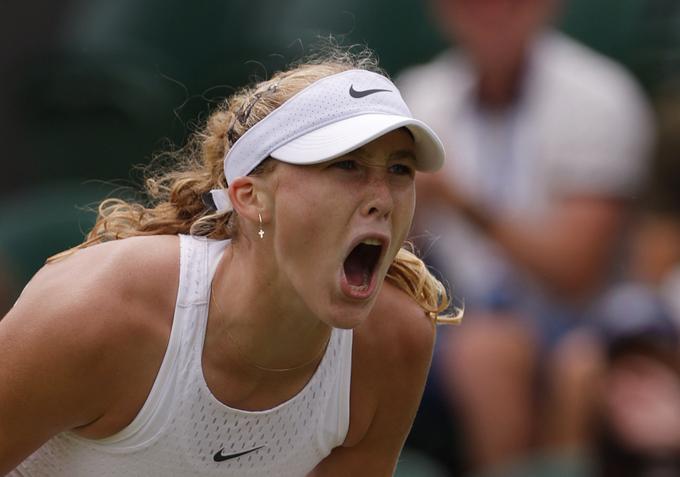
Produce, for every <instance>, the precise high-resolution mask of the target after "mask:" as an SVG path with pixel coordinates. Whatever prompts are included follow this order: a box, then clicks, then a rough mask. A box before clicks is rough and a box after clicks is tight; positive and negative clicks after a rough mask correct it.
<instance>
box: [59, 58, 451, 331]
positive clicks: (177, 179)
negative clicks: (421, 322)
mask: <svg viewBox="0 0 680 477" xmlns="http://www.w3.org/2000/svg"><path fill="white" fill-rule="evenodd" d="M349 69H364V70H369V71H375V72H379V73H381V74H384V72H382V71H381V70H380V69H379V68H378V66H377V62H376V60H375V59H374V57H373V55H372V54H371V53H370V51H368V50H362V51H361V52H359V53H352V52H350V51H349V50H341V49H339V48H337V47H331V48H329V49H328V51H324V52H323V53H321V54H319V55H317V56H315V57H310V58H308V59H307V60H306V61H304V62H301V63H299V64H297V65H296V66H294V67H292V68H291V69H289V70H287V71H283V72H278V73H276V74H274V75H273V76H272V78H271V79H269V80H266V81H262V82H260V83H257V84H255V85H253V86H249V87H246V88H243V89H241V90H240V91H237V92H236V93H235V94H234V95H233V96H232V97H231V98H229V99H227V100H225V101H223V102H222V103H221V104H220V105H219V106H218V107H217V109H216V110H215V111H214V112H213V113H212V114H211V115H210V117H209V118H208V120H207V122H206V124H205V127H204V128H203V129H202V130H200V131H198V132H196V133H194V134H193V135H192V137H191V138H190V139H189V142H188V143H187V145H186V146H185V147H183V148H181V149H179V150H176V151H169V152H165V153H163V154H162V155H161V156H159V158H157V159H169V162H170V166H169V167H167V168H161V169H160V170H157V171H155V172H152V173H148V174H147V179H146V183H145V186H146V187H145V193H146V196H147V201H146V205H145V204H143V203H139V202H135V201H127V200H124V199H120V198H109V199H106V200H104V201H102V202H101V203H100V204H99V207H98V215H97V219H96V222H95V224H94V226H93V228H92V230H90V232H89V233H88V234H87V236H86V238H85V240H84V241H83V243H81V244H80V245H78V246H76V247H74V248H72V249H69V250H66V251H64V252H61V253H59V254H57V255H54V256H52V257H50V258H49V259H48V260H47V262H48V263H50V262H54V261H57V260H60V259H62V258H64V257H66V256H68V255H70V254H72V253H74V252H75V251H76V250H78V249H81V248H85V247H89V246H91V245H95V244H98V243H102V242H107V241H110V240H118V239H123V238H126V237H134V236H142V235H163V234H164V235H174V234H186V233H189V234H192V235H198V236H205V237H208V238H211V239H216V240H223V239H227V238H233V239H237V237H238V234H237V230H236V224H237V221H236V220H235V216H236V214H235V213H234V212H226V213H225V212H215V211H214V210H212V209H211V208H209V207H207V206H206V204H205V203H204V200H203V199H204V197H205V196H206V194H207V193H208V192H209V191H210V190H211V189H216V188H226V187H227V183H226V179H225V176H224V170H223V158H224V156H225V154H226V152H227V151H228V150H229V147H231V146H232V145H233V144H234V143H235V142H236V141H237V140H238V138H240V137H241V136H242V135H243V134H244V133H245V132H246V131H247V130H248V129H249V128H250V127H252V126H253V125H254V124H256V123H257V122H258V121H260V120H262V119H263V118H264V117H265V116H267V115H268V114H269V113H271V112H272V111H273V110H274V109H276V108H277V107H279V106H280V105H281V104H283V103H284V102H285V101H286V100H287V99H288V98H290V97H292V96H293V95H294V94H295V93H297V92H299V91H300V90H302V89H304V88H305V87H307V86H309V85H310V84H312V83H314V82H315V81H317V80H319V79H321V78H323V77H326V76H330V75H333V74H336V73H340V72H342V71H346V70H349ZM271 163H272V162H271V161H268V160H266V161H265V162H264V163H262V164H261V165H260V166H258V168H256V170H255V171H253V174H261V173H264V172H267V170H268V168H269V165H270V164H271ZM387 280H389V281H390V282H392V283H393V284H394V285H396V286H397V287H398V288H400V289H401V290H403V291H404V292H405V293H407V294H408V295H409V296H411V297H412V298H413V299H414V300H415V301H416V302H417V303H418V304H419V305H420V306H421V307H422V308H423V309H424V310H425V312H426V313H427V314H428V316H430V317H431V318H432V319H433V320H434V321H435V322H442V323H458V322H459V321H460V319H461V315H462V313H461V311H460V310H456V311H455V314H454V315H442V313H443V312H444V311H445V310H447V309H448V307H449V298H448V295H447V292H446V289H445V288H444V286H443V285H442V284H441V283H440V282H439V280H437V279H436V278H435V277H434V276H433V275H432V274H431V273H430V272H429V271H428V269H427V267H426V266H425V264H424V263H423V262H422V260H420V259H419V258H418V257H417V256H416V255H415V254H413V253H412V251H411V250H409V249H407V248H402V249H400V250H399V252H398V254H397V256H396V258H395V259H394V261H393V263H392V264H391V266H390V267H389V270H388V273H387Z"/></svg>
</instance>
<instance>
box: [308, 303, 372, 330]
mask: <svg viewBox="0 0 680 477" xmlns="http://www.w3.org/2000/svg"><path fill="white" fill-rule="evenodd" d="M374 304H375V300H370V301H365V302H363V303H342V304H336V305H334V306H333V309H332V310H331V311H330V312H329V313H327V314H326V315H325V316H323V317H321V320H322V321H324V322H325V323H327V324H328V325H329V326H332V327H333V328H340V329H344V330H350V329H354V328H356V327H357V326H359V325H361V324H362V323H363V322H364V321H366V319H368V315H370V313H371V310H372V309H373V306H374Z"/></svg>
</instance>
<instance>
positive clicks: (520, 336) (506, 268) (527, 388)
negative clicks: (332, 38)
mask: <svg viewBox="0 0 680 477" xmlns="http://www.w3.org/2000/svg"><path fill="white" fill-rule="evenodd" d="M558 3H559V2H558V1H557V0H521V1H519V2H515V1H509V0H433V7H434V9H435V13H436V16H437V18H438V19H439V20H440V21H441V24H442V25H441V26H442V27H443V29H444V31H445V33H446V34H447V35H448V36H449V37H450V39H451V40H452V41H454V42H456V43H457V44H458V46H459V48H458V49H456V50H453V51H447V52H445V53H444V54H442V55H441V56H439V57H437V58H435V59H434V60H433V61H432V62H430V63H429V64H426V65H423V66H419V67H415V68H413V69H411V70H407V71H406V72H405V73H403V74H402V75H401V77H400V78H399V80H400V81H399V82H400V87H401V88H402V91H403V94H404V97H405V99H406V101H407V103H409V105H410V106H411V108H412V110H413V112H414V114H415V116H416V117H420V118H422V119H424V120H426V121H428V122H429V123H430V124H432V125H433V127H434V128H435V129H436V130H437V132H438V134H440V136H441V137H442V139H443V140H444V141H445V147H446V148H447V149H448V157H449V159H448V163H447V165H446V167H445V170H444V171H443V172H442V173H441V174H438V175H436V176H434V177H433V178H432V179H430V180H427V182H425V181H421V182H420V184H419V191H418V203H419V207H418V211H417V221H418V230H417V235H418V236H420V237H424V239H425V242H426V243H427V241H428V240H431V238H430V237H434V239H432V241H433V244H432V245H431V247H430V248H428V247H425V248H424V251H425V252H426V253H427V254H428V256H429V258H430V260H431V262H432V263H433V265H434V266H435V267H436V268H437V269H438V270H439V271H440V272H441V273H442V274H443V275H444V276H445V278H447V279H448V281H449V282H450V283H451V285H452V286H453V289H454V292H455V294H456V295H457V296H460V297H462V298H463V299H464V301H465V307H466V320H465V325H464V326H463V327H461V328H460V329H456V330H454V331H453V332H451V333H448V334H447V335H445V336H442V337H441V341H440V346H439V351H438V353H437V356H436V358H435V359H436V361H437V362H436V363H435V364H436V365H437V369H438V370H439V372H440V377H441V380H442V383H443V387H444V388H445V389H446V390H447V393H448V396H449V399H450V403H451V405H452V406H453V407H455V408H456V409H457V414H459V415H460V416H461V419H462V424H463V427H464V429H465V431H466V436H467V440H468V443H469V449H470V459H471V467H472V469H474V470H489V469H493V468H499V466H502V465H504V464H506V463H508V462H511V461H512V460H514V459H516V458H518V457H520V456H522V455H523V454H524V453H525V452H526V451H527V450H528V449H529V448H530V447H531V443H532V440H533V439H534V437H535V431H536V426H537V425H539V424H540V423H538V422H536V421H537V419H536V415H537V413H535V412H534V411H533V409H534V399H535V396H534V393H533V390H534V389H535V386H534V384H535V382H534V380H535V371H536V367H537V363H539V362H541V361H543V358H544V356H545V355H544V353H546V352H548V351H549V350H550V349H551V347H552V345H553V344H554V343H555V342H556V341H558V340H559V339H560V338H561V337H562V336H563V335H564V334H565V332H566V331H567V330H569V329H570V328H572V327H573V326H575V325H576V324H577V323H578V322H579V320H580V319H582V316H583V312H584V310H585V309H586V308H587V307H588V306H589V304H590V303H591V302H592V300H593V298H594V297H596V296H597V294H598V293H599V292H600V291H601V290H602V289H603V287H604V286H605V285H606V284H607V283H608V282H609V280H610V279H611V276H612V273H613V270H612V269H613V258H614V257H615V256H616V255H617V252H618V245H619V244H618V241H619V238H620V237H621V235H622V231H623V229H624V224H625V221H626V220H625V219H626V212H627V205H628V202H629V201H630V199H632V198H634V197H635V194H636V191H637V188H638V185H639V182H640V180H641V179H642V177H643V174H644V169H645V161H646V157H647V154H648V151H649V148H650V145H651V130H652V121H651V115H650V112H649V110H648V105H647V104H646V101H645V99H644V97H643V94H642V93H641V92H640V90H639V88H638V87H637V85H636V84H635V82H634V81H633V80H632V79H631V76H630V75H629V74H628V73H627V72H626V71H624V70H623V69H622V68H621V67H620V66H618V65H617V64H615V63H613V62H612V61H610V60H608V59H606V58H604V57H602V56H601V55H598V54H597V53H595V52H594V51H591V50H589V49H587V48H586V47H584V46H582V45H579V44H577V43H576V42H574V41H573V40H571V39H569V38H567V37H565V36H563V35H561V34H559V33H557V32H556V31H554V30H553V29H552V28H550V27H549V26H548V25H549V24H550V22H551V20H552V19H553V18H554V16H555V13H556V11H557V9H558Z"/></svg>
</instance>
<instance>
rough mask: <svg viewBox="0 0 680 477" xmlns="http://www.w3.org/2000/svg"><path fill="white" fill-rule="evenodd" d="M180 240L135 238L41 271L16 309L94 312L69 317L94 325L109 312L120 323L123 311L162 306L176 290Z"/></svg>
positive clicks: (47, 313)
mask: <svg viewBox="0 0 680 477" xmlns="http://www.w3.org/2000/svg"><path fill="white" fill-rule="evenodd" d="M177 240H178V239H177V238H176V237H172V236H154V237H132V238H128V239H123V240H116V241H113V242H107V243H103V244H99V245H95V246H92V247H88V248H85V249H82V250H79V251H77V252H76V253H74V254H73V255H70V256H68V257H66V258H65V259H62V260H60V261H58V262H55V263H51V264H47V265H45V266H44V267H42V268H41V269H40V270H39V271H38V273H36V275H35V276H34V277H33V279H32V280H31V281H30V282H29V284H28V285H27V286H26V288H25V289H24V291H23V292H22V294H21V296H20V297H19V299H18V300H17V303H16V305H15V308H19V309H24V308H30V309H31V310H32V311H33V312H35V313H36V315H35V316H50V315H53V314H55V312H56V313H58V312H60V311H70V310H73V311H79V312H88V311H96V314H95V315H94V316H90V317H89V318H87V317H85V316H83V315H82V314H76V313H74V314H72V313H68V315H69V316H70V317H71V319H72V320H74V321H81V320H83V321H84V320H86V319H89V320H90V321H92V320H93V318H94V317H96V318H97V320H94V321H105V320H106V319H107V318H109V313H107V312H109V311H110V312H112V313H114V314H115V315H116V316H117V317H118V321H119V322H121V323H122V322H123V321H124V318H125V315H126V314H125V313H123V314H122V316H121V314H120V311H121V310H120V309H121V308H129V307H130V306H135V305H138V304H140V303H141V302H154V301H155V302H156V303H158V299H159V298H161V296H162V295H163V294H166V293H167V292H168V291H169V290H170V289H171V288H173V285H175V286H174V288H176V283H177V279H178V273H179V250H178V244H177ZM172 277H175V279H174V284H173V280H172ZM64 319H65V318H64Z"/></svg>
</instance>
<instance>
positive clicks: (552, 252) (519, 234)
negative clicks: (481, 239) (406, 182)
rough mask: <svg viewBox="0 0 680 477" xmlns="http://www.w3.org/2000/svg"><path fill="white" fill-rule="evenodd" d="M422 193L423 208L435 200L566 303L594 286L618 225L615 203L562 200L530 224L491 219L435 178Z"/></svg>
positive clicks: (620, 214) (620, 215)
mask: <svg viewBox="0 0 680 477" xmlns="http://www.w3.org/2000/svg"><path fill="white" fill-rule="evenodd" d="M425 189H427V192H424V193H423V194H422V195H423V199H424V201H423V202H424V204H423V205H426V204H425V203H426V202H427V200H431V201H438V202H440V203H443V204H444V205H446V206H447V207H450V208H451V209H452V210H453V211H456V212H458V213H460V214H461V215H462V216H463V217H465V218H466V219H467V220H468V221H469V222H471V223H472V224H473V225H474V226H476V227H477V228H478V229H479V230H481V231H482V232H483V233H484V234H486V235H487V236H488V237H489V238H490V239H491V240H493V241H495V242H496V243H497V244H498V245H500V247H501V248H502V249H503V250H504V251H505V252H506V253H507V254H508V256H509V257H510V258H511V259H512V260H513V261H514V262H515V263H516V264H517V265H518V266H520V267H522V268H524V269H525V270H527V271H528V272H529V273H531V274H532V275H534V276H535V277H536V278H538V279H539V280H541V281H542V282H543V283H544V284H546V285H547V286H548V287H549V288H551V289H552V290H554V291H556V292H559V293H561V294H564V295H566V296H569V297H572V298H579V297H581V296H583V295H587V294H588V293H591V292H593V291H595V290H596V288H597V287H598V286H599V285H600V283H601V280H602V279H603V278H604V273H605V272H606V269H607V262H608V260H609V259H610V258H611V255H610V254H611V251H612V244H614V243H615V242H616V237H617V235H618V234H619V233H620V232H621V229H622V225H623V223H624V214H625V210H624V209H625V205H624V203H623V202H622V201H619V200H615V199H606V198H600V197H585V196H584V197H568V198H564V199H562V200H561V202H560V203H559V205H558V206H557V207H555V209H554V210H553V211H552V213H551V214H550V216H549V217H547V218H546V219H545V220H542V221H541V222H530V221H528V220H525V221H518V220H516V219H509V218H505V217H500V216H494V215H492V214H491V213H489V212H488V211H486V210H484V209H483V208H481V207H480V206H478V205H477V204H475V203H472V202H470V201H469V200H468V199H466V198H464V197H462V196H460V195H459V194H458V193H457V191H455V190H454V189H453V188H452V187H451V186H450V185H448V184H445V183H444V182H443V181H442V180H441V179H439V178H437V179H434V180H427V179H426V180H425V182H424V183H422V184H419V189H418V190H419V194H420V191H421V190H425ZM419 199H420V195H419Z"/></svg>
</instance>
